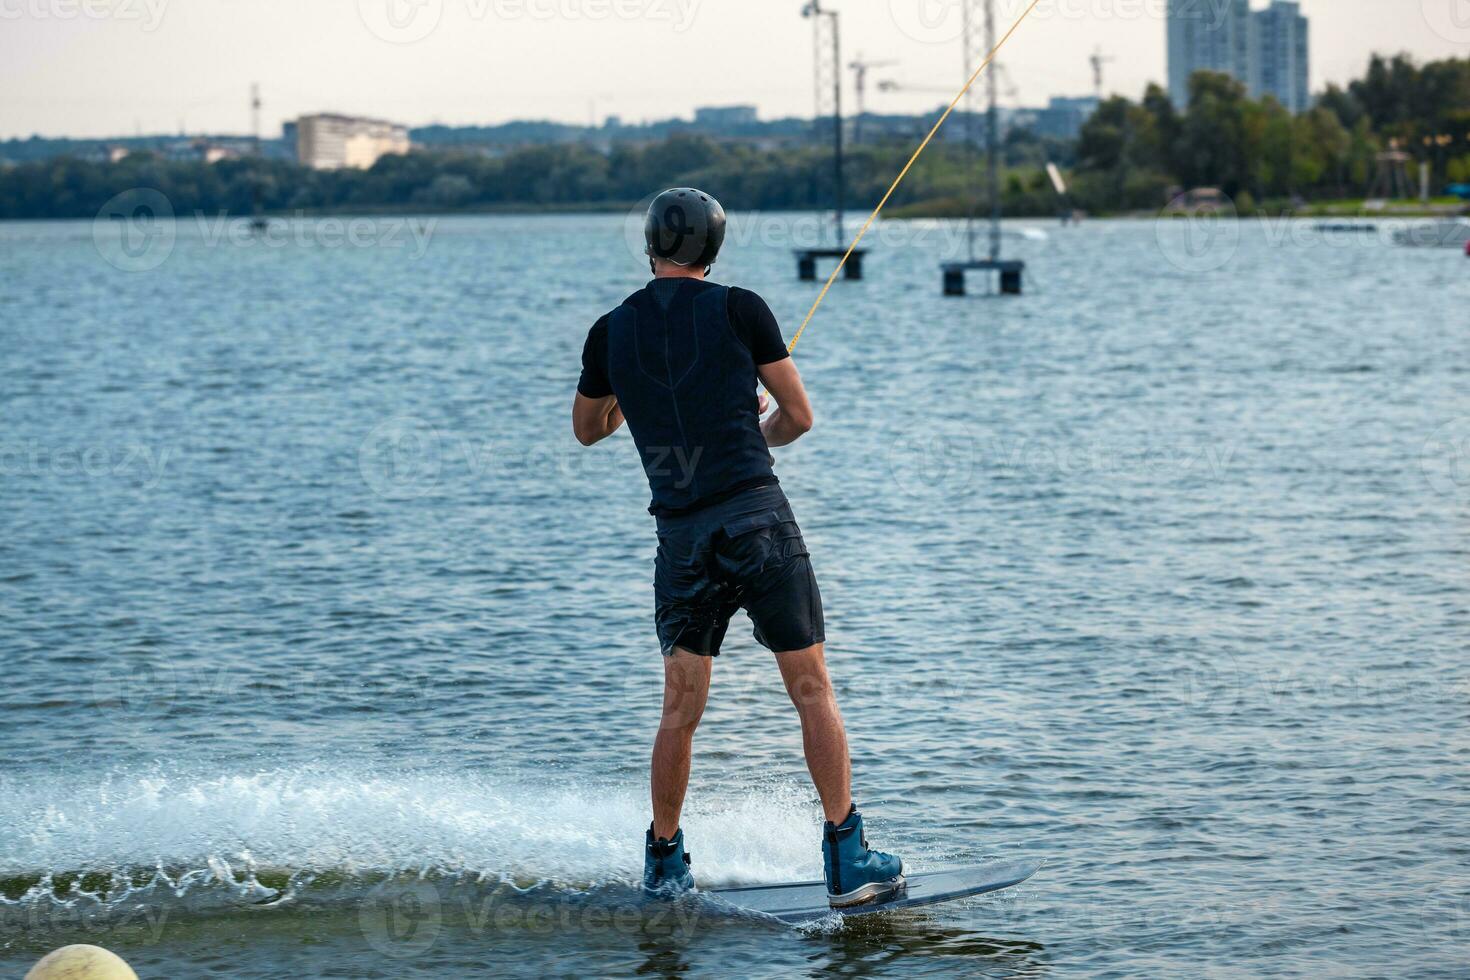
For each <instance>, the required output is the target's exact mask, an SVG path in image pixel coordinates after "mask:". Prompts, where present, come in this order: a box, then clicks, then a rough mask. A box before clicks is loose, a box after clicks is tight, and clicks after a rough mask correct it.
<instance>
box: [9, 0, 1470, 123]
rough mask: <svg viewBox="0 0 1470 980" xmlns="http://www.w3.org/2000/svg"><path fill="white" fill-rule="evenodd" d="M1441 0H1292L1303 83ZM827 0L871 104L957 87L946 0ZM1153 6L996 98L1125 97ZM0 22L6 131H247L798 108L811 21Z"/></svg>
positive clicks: (1075, 32)
mask: <svg viewBox="0 0 1470 980" xmlns="http://www.w3.org/2000/svg"><path fill="white" fill-rule="evenodd" d="M1452 3H1453V0H1411V2H1406V3H1404V4H1402V5H1395V7H1396V8H1397V9H1396V10H1388V9H1385V7H1386V6H1387V5H1385V4H1382V3H1381V2H1380V0H1303V2H1302V12H1303V14H1304V15H1306V16H1307V17H1309V18H1310V19H1311V21H1312V74H1311V90H1312V91H1313V92H1317V91H1320V90H1321V88H1322V87H1323V86H1324V85H1325V84H1326V83H1327V82H1329V81H1332V82H1338V83H1341V82H1345V81H1347V80H1349V79H1351V78H1353V77H1356V76H1358V75H1360V74H1361V73H1362V71H1363V70H1364V69H1365V67H1366V65H1367V59H1368V57H1369V56H1370V54H1371V53H1373V52H1375V51H1378V52H1382V53H1395V52H1398V51H1408V52H1409V53H1411V54H1413V55H1414V56H1415V57H1417V58H1419V59H1421V60H1429V59H1433V58H1440V57H1454V56H1466V55H1470V24H1465V25H1463V26H1462V25H1461V24H1460V22H1459V21H1458V20H1456V19H1455V18H1454V17H1453V11H1452ZM1263 5H1264V4H1259V3H1258V4H1257V6H1258V7H1259V6H1263ZM1025 6H1026V4H1025V3H1024V2H1022V0H997V3H996V14H997V19H998V20H1000V21H1001V22H1002V24H1003V25H1005V24H1008V23H1010V22H1011V21H1013V20H1014V19H1015V18H1016V17H1018V16H1019V15H1020V14H1021V12H1022V11H1023V10H1024V9H1025ZM1440 7H1444V9H1443V10H1441V9H1439V8H1440ZM840 9H845V15H844V17H843V19H842V27H843V42H844V48H843V60H844V62H851V61H852V60H853V59H854V58H856V57H858V56H859V55H862V56H866V57H868V58H883V59H893V60H895V61H897V62H898V64H897V65H895V66H893V67H890V68H886V69H883V70H882V71H881V72H875V73H874V75H875V77H874V79H873V81H876V80H879V79H882V78H887V79H893V80H897V81H900V82H902V83H904V84H906V85H909V86H911V87H912V88H921V89H924V91H923V92H922V93H920V92H914V91H907V92H905V91H902V90H899V91H893V92H885V93H878V92H875V90H874V89H875V87H874V86H873V85H872V84H871V83H870V85H869V91H868V98H867V108H868V109H869V111H873V112H885V113H886V112H892V113H913V112H920V111H923V110H925V109H928V108H931V107H932V106H933V105H934V104H935V103H936V102H938V101H940V100H941V99H942V96H940V95H937V94H934V93H933V92H931V91H929V90H930V89H943V88H946V87H948V86H950V85H953V86H954V87H955V88H958V86H959V84H960V81H961V80H962V73H961V68H962V65H961V63H960V62H961V56H960V53H959V52H960V46H959V43H958V40H957V38H958V23H959V13H958V6H957V5H956V4H955V3H950V2H947V0H885V2H883V3H881V4H878V5H875V6H874V7H873V8H871V9H863V10H862V11H861V12H860V11H859V8H857V7H856V6H855V5H851V4H849V5H847V7H846V8H840ZM1164 9H1165V3H1164V0H1136V2H1130V0H1109V2H1104V0H1044V2H1043V4H1042V5H1041V7H1039V8H1038V10H1037V12H1036V13H1035V14H1034V15H1033V17H1032V20H1031V22H1029V23H1027V24H1026V25H1025V26H1024V27H1023V28H1022V29H1021V30H1020V31H1019V32H1018V33H1017V34H1016V36H1015V38H1014V39H1013V40H1012V42H1011V44H1010V45H1009V46H1008V47H1007V49H1006V51H1005V52H1004V53H1003V56H1002V58H1001V60H1002V62H1003V63H1004V64H1005V66H1006V74H1007V84H1006V89H1007V95H1006V97H1005V98H1006V100H1007V101H1008V102H1010V104H1016V103H1020V104H1025V105H1033V106H1034V105H1044V104H1045V103H1046V102H1047V100H1048V98H1050V97H1052V96H1059V95H1061V96H1066V95H1086V94H1091V92H1092V91H1093V80H1092V68H1091V65H1090V64H1089V62H1088V59H1089V57H1090V55H1091V54H1092V53H1093V51H1094V50H1095V49H1097V48H1099V47H1100V48H1101V49H1102V50H1103V52H1104V53H1105V54H1106V55H1108V56H1111V57H1112V58H1113V59H1114V60H1112V61H1111V62H1109V63H1108V64H1107V65H1106V77H1105V84H1104V91H1105V93H1115V92H1116V93H1120V94H1125V95H1129V96H1132V97H1137V96H1138V95H1139V94H1140V93H1141V92H1142V90H1143V88H1144V86H1145V85H1146V84H1148V83H1150V82H1157V83H1159V84H1166V83H1167V81H1168V74H1167V70H1166V56H1165V52H1166V40H1167V27H1166V21H1165V19H1164V17H1163V11H1164ZM87 11H90V13H88V12H87ZM99 11H101V12H103V13H105V16H99V15H98V12H99ZM390 15H391V16H390ZM783 27H784V28H785V29H781V28H783ZM0 28H3V30H0V64H4V66H5V67H4V68H0V81H3V83H4V84H3V86H0V138H16V137H20V138H24V137H27V136H30V135H33V134H39V135H42V136H52V137H63V136H71V137H78V138H103V137H109V136H129V135H133V134H134V133H135V132H144V133H172V132H177V131H179V130H180V129H181V128H182V129H183V130H185V131H188V132H211V133H246V132H248V131H249V128H250V113H249V107H248V91H249V86H250V84H251V83H253V82H259V83H260V85H261V88H262V93H263V96H264V100H265V109H264V112H263V115H262V124H263V131H264V133H265V134H266V135H272V134H275V133H278V132H279V131H280V126H281V123H283V122H285V121H287V120H290V119H294V118H297V117H299V116H302V115H307V114H311V113H317V112H343V113H350V114H362V115H370V116H374V117H380V118H386V119H391V120H393V121H395V122H401V123H403V124H405V125H409V126H423V125H429V124H433V123H444V124H447V125H477V124H487V125H489V124H495V123H500V122H506V121H510V120H513V119H548V120H553V121H559V122H568V123H587V122H598V123H600V122H601V121H602V119H603V118H604V117H606V116H608V115H617V116H620V117H622V118H623V119H624V120H625V121H629V122H637V121H641V120H650V119H667V118H671V117H684V118H688V117H691V116H692V115H693V111H694V109H695V108H696V107H697V106H710V105H730V104H754V105H756V106H758V107H759V110H760V113H761V116H762V118H768V119H769V118H776V117H783V116H810V115H811V114H812V109H813V106H812V101H813V100H812V78H811V68H812V64H811V58H812V52H811V31H810V26H809V24H808V22H805V21H803V20H802V19H801V17H800V16H799V4H797V3H795V2H789V0H760V2H752V3H746V4H741V5H738V6H737V5H733V4H725V5H719V6H717V5H715V4H713V3H711V2H709V0H704V2H701V0H579V2H573V0H417V2H415V0H344V2H341V3H337V4H334V5H331V6H326V5H316V6H313V7H310V8H306V7H305V5H299V4H298V5H293V4H291V3H290V2H288V0H257V2H255V3H253V4H251V5H249V6H248V7H246V6H244V5H240V4H233V3H228V2H225V0H193V2H192V3H191V4H190V5H189V6H187V7H185V6H184V5H182V4H177V3H173V2H170V0H117V2H114V3H110V4H98V5H93V6H90V7H89V6H87V5H83V4H80V3H79V2H76V0H0ZM553 53H554V54H553ZM846 74H847V77H846V79H845V81H846V82H847V85H846V90H847V95H848V98H849V101H848V102H847V105H846V108H847V110H848V111H849V112H851V111H852V102H851V101H850V99H851V95H852V85H851V72H848V73H846ZM751 78H757V79H758V81H756V82H755V83H754V84H749V83H748V80H749V79H751ZM99 80H100V81H101V82H102V84H99Z"/></svg>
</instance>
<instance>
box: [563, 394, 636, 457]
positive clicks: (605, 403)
mask: <svg viewBox="0 0 1470 980" xmlns="http://www.w3.org/2000/svg"><path fill="white" fill-rule="evenodd" d="M622 424H623V410H622V409H620V408H618V398H617V396H616V395H608V396H607V397H606V398H588V397H587V396H586V395H584V394H582V393H581V392H580V391H579V392H577V397H576V399H575V400H574V401H573V402H572V434H573V435H575V436H576V437H577V441H578V442H580V443H581V444H582V445H584V446H591V445H593V444H595V443H599V442H601V441H602V440H604V439H606V438H607V437H608V436H610V435H612V434H613V433H614V432H616V431H618V426H620V425H622Z"/></svg>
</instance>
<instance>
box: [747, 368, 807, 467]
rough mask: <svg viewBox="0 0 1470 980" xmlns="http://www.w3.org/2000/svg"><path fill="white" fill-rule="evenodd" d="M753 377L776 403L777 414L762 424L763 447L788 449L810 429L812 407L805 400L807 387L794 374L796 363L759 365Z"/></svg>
mask: <svg viewBox="0 0 1470 980" xmlns="http://www.w3.org/2000/svg"><path fill="white" fill-rule="evenodd" d="M755 370H756V373H757V374H759V375H760V379H761V384H763V385H765V386H766V390H767V391H769V392H770V393H771V397H772V398H774V399H776V410H775V411H774V412H772V413H771V414H770V415H767V416H766V418H765V421H763V422H762V423H761V432H762V433H764V434H765V437H766V445H768V446H772V447H775V446H787V445H790V444H791V443H793V442H795V441H796V440H797V439H800V438H801V437H802V435H804V434H805V433H807V432H810V431H811V429H812V422H813V418H812V403H811V402H810V401H809V400H808V399H807V397H806V386H805V385H803V384H802V383H801V375H800V374H798V373H797V372H796V362H795V361H793V360H792V359H791V358H789V357H784V358H782V359H781V360H779V361H772V362H771V363H770V364H762V365H759V366H758V367H757V368H756V369H755Z"/></svg>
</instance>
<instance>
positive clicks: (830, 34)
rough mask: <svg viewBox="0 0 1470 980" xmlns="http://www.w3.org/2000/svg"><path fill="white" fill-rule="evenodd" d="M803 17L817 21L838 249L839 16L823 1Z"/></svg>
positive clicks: (816, 51)
mask: <svg viewBox="0 0 1470 980" xmlns="http://www.w3.org/2000/svg"><path fill="white" fill-rule="evenodd" d="M801 15H802V16H803V17H811V18H812V19H813V21H814V24H813V34H812V48H813V50H812V54H813V57H814V59H815V61H814V64H815V66H816V67H815V71H814V82H815V89H816V101H817V118H818V119H821V118H822V117H823V116H826V115H831V117H832V160H833V176H834V177H835V181H834V194H835V208H834V210H835V213H836V220H835V222H834V223H833V232H834V238H833V242H834V244H836V245H839V246H840V245H841V244H842V243H843V241H845V232H844V230H843V205H844V196H845V194H844V191H845V188H844V186H843V172H844V167H843V159H842V158H843V146H842V35H841V31H840V29H839V27H838V14H837V11H835V10H827V9H824V8H823V7H822V0H810V2H809V3H807V4H806V6H804V7H802V8H801Z"/></svg>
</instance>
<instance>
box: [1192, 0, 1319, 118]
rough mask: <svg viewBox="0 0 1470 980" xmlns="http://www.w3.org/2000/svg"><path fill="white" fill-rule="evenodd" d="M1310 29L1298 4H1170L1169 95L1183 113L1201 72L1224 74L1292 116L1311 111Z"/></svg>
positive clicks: (1218, 0)
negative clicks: (1195, 77)
mask: <svg viewBox="0 0 1470 980" xmlns="http://www.w3.org/2000/svg"><path fill="white" fill-rule="evenodd" d="M1308 65H1309V56H1308V24H1307V18H1306V17H1304V16H1302V12H1301V4H1300V3H1298V2H1296V0H1271V5H1270V6H1269V7H1267V8H1266V9H1264V10H1257V11H1252V10H1251V3H1250V0H1169V95H1170V97H1171V98H1173V100H1174V104H1175V105H1177V106H1179V107H1180V108H1183V107H1184V106H1186V105H1187V104H1188V103H1189V79H1190V78H1191V77H1192V76H1193V75H1194V73H1195V72H1197V71H1217V72H1223V73H1225V74H1227V75H1230V76H1231V77H1233V78H1235V79H1237V80H1238V81H1240V82H1241V83H1243V84H1244V85H1245V86H1246V88H1247V89H1248V90H1249V91H1250V94H1251V95H1252V96H1253V97H1256V98H1259V97H1260V96H1262V95H1273V96H1275V97H1276V100H1277V101H1278V102H1280V103H1281V104H1282V105H1283V106H1285V107H1286V108H1287V109H1289V110H1290V111H1292V112H1302V111H1305V110H1306V109H1307V108H1309V107H1310V105H1311V92H1310V88H1309V82H1308V78H1309V75H1308Z"/></svg>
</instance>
